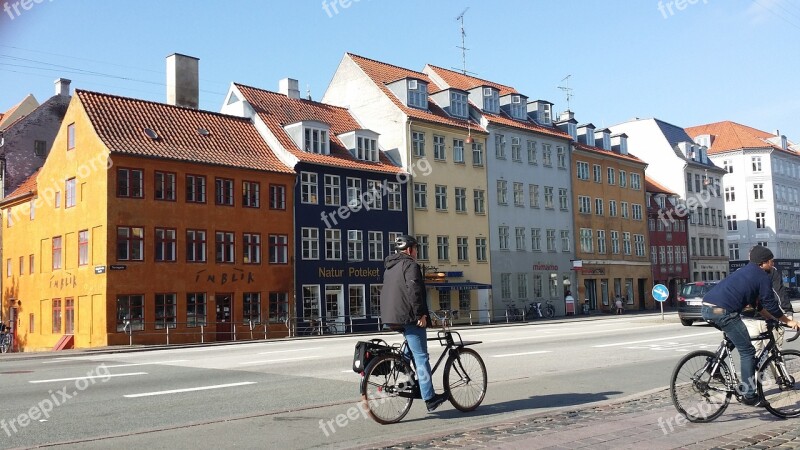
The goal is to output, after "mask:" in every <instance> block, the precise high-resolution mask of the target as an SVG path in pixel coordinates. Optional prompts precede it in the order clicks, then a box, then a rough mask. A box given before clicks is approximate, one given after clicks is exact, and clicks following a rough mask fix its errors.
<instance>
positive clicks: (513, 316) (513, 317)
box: [506, 303, 525, 322]
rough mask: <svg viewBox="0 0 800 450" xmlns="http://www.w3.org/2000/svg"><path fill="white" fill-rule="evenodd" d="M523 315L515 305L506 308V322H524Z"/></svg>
mask: <svg viewBox="0 0 800 450" xmlns="http://www.w3.org/2000/svg"><path fill="white" fill-rule="evenodd" d="M524 319H525V313H524V312H523V311H521V310H520V309H519V308H517V305H515V304H513V303H512V304H510V305H508V306H507V307H506V322H508V321H509V320H510V321H518V320H524Z"/></svg>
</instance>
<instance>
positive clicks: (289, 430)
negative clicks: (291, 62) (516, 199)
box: [0, 314, 797, 449]
mask: <svg viewBox="0 0 800 450" xmlns="http://www.w3.org/2000/svg"><path fill="white" fill-rule="evenodd" d="M461 333H462V335H463V337H464V339H465V340H482V341H483V343H482V344H480V345H478V346H476V347H474V348H475V349H476V350H478V351H479V352H480V354H481V356H482V357H483V359H484V361H485V363H486V366H487V372H488V376H489V381H490V383H489V388H488V392H487V395H486V399H485V400H484V403H483V404H482V405H481V406H480V407H479V408H478V409H477V410H476V411H474V412H472V413H467V414H464V413H460V412H458V411H457V410H455V409H454V408H453V407H452V406H450V405H449V404H445V405H443V406H442V407H440V409H439V410H438V411H437V412H436V413H434V414H428V413H427V412H426V411H425V408H424V405H423V404H422V402H418V403H415V404H414V405H413V406H412V409H411V412H410V413H409V415H408V416H406V418H405V419H404V420H403V421H402V422H401V423H399V424H396V425H390V426H382V425H378V424H376V423H374V422H372V421H371V420H370V419H368V418H365V417H364V416H363V414H361V412H360V411H359V409H358V400H359V394H358V382H359V376H358V375H357V374H355V373H353V372H352V370H350V366H351V360H352V354H353V346H354V344H355V342H356V341H357V340H359V339H364V338H363V337H354V336H347V337H328V338H309V339H298V340H286V341H273V342H258V343H243V344H229V345H217V346H206V347H192V348H172V349H165V350H154V351H145V352H130V353H115V354H91V353H83V354H81V353H77V354H70V355H69V356H61V355H58V354H56V355H54V354H47V355H42V356H37V357H35V358H30V359H13V358H0V377H1V378H0V380H2V388H0V393H1V395H0V447H2V448H15V447H32V446H40V445H45V444H54V443H61V445H62V446H63V447H64V448H81V449H85V448H109V447H112V446H113V447H121V448H133V447H143V446H146V447H148V448H198V447H199V448H208V447H219V448H231V447H238V448H267V447H269V448H286V449H292V448H314V447H324V448H348V447H353V446H363V445H369V444H370V443H375V442H384V443H385V442H386V441H387V439H388V440H393V439H396V440H397V442H401V441H407V440H409V439H413V438H414V437H415V436H417V435H421V434H430V433H431V432H437V431H441V432H442V433H443V434H444V433H446V432H447V430H449V429H451V428H453V427H455V426H458V427H462V428H463V427H471V426H475V427H479V426H484V425H487V424H491V423H495V422H498V421H504V420H513V419H514V418H515V417H521V416H523V415H528V414H531V413H533V412H544V411H548V410H549V409H553V408H558V407H563V406H570V405H576V406H579V405H586V404H589V403H592V402H598V401H604V400H608V399H615V398H623V397H627V396H630V395H633V394H636V393H638V392H643V391H647V390H651V389H654V388H658V387H663V386H666V385H667V384H668V378H669V374H670V373H671V371H672V368H673V367H674V365H675V364H676V363H677V361H678V359H679V358H680V356H681V355H683V354H684V353H687V352H689V351H691V350H694V349H699V348H715V347H716V345H717V344H718V343H719V339H720V338H721V335H720V333H719V332H718V331H716V330H715V329H713V328H711V327H708V326H701V325H695V326H692V327H683V326H681V325H680V324H679V323H678V320H677V317H676V316H675V315H674V314H673V315H668V316H667V318H666V321H662V320H661V317H660V316H658V315H647V316H623V317H614V318H605V319H603V320H595V321H586V322H577V321H575V320H572V321H563V322H539V323H533V324H528V325H516V326H503V327H490V328H469V329H463V330H461ZM430 335H431V336H432V335H433V334H432V333H431V334H430ZM382 337H384V338H385V339H387V340H389V341H397V337H398V336H397V335H396V334H394V333H391V334H385V335H382ZM788 347H789V348H797V343H796V342H795V343H792V344H789V345H788ZM431 354H432V358H433V361H435V360H436V358H437V357H438V355H439V354H440V348H439V347H438V343H436V342H431ZM437 375H438V376H437ZM87 376H88V378H87ZM434 378H435V379H436V381H437V382H438V384H439V385H440V383H441V374H440V373H437V374H436V375H434ZM439 390H440V387H437V391H439ZM348 414H349V415H350V417H347V416H348ZM337 419H338V420H337Z"/></svg>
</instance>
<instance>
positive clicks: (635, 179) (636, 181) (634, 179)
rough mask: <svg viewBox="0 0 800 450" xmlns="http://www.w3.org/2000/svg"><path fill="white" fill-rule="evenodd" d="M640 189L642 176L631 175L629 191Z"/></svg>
mask: <svg viewBox="0 0 800 450" xmlns="http://www.w3.org/2000/svg"><path fill="white" fill-rule="evenodd" d="M641 188H642V176H641V175H639V174H638V173H631V189H634V190H637V191H638V190H639V189H641Z"/></svg>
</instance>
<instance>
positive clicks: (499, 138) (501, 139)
mask: <svg viewBox="0 0 800 450" xmlns="http://www.w3.org/2000/svg"><path fill="white" fill-rule="evenodd" d="M494 156H495V157H496V158H497V159H506V138H505V136H503V135H502V134H495V135H494Z"/></svg>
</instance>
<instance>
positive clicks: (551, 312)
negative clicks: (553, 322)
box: [544, 305, 556, 319]
mask: <svg viewBox="0 0 800 450" xmlns="http://www.w3.org/2000/svg"><path fill="white" fill-rule="evenodd" d="M555 315H556V307H555V306H553V305H547V307H546V308H545V309H544V316H545V317H547V318H548V319H552V318H553V316H555Z"/></svg>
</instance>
